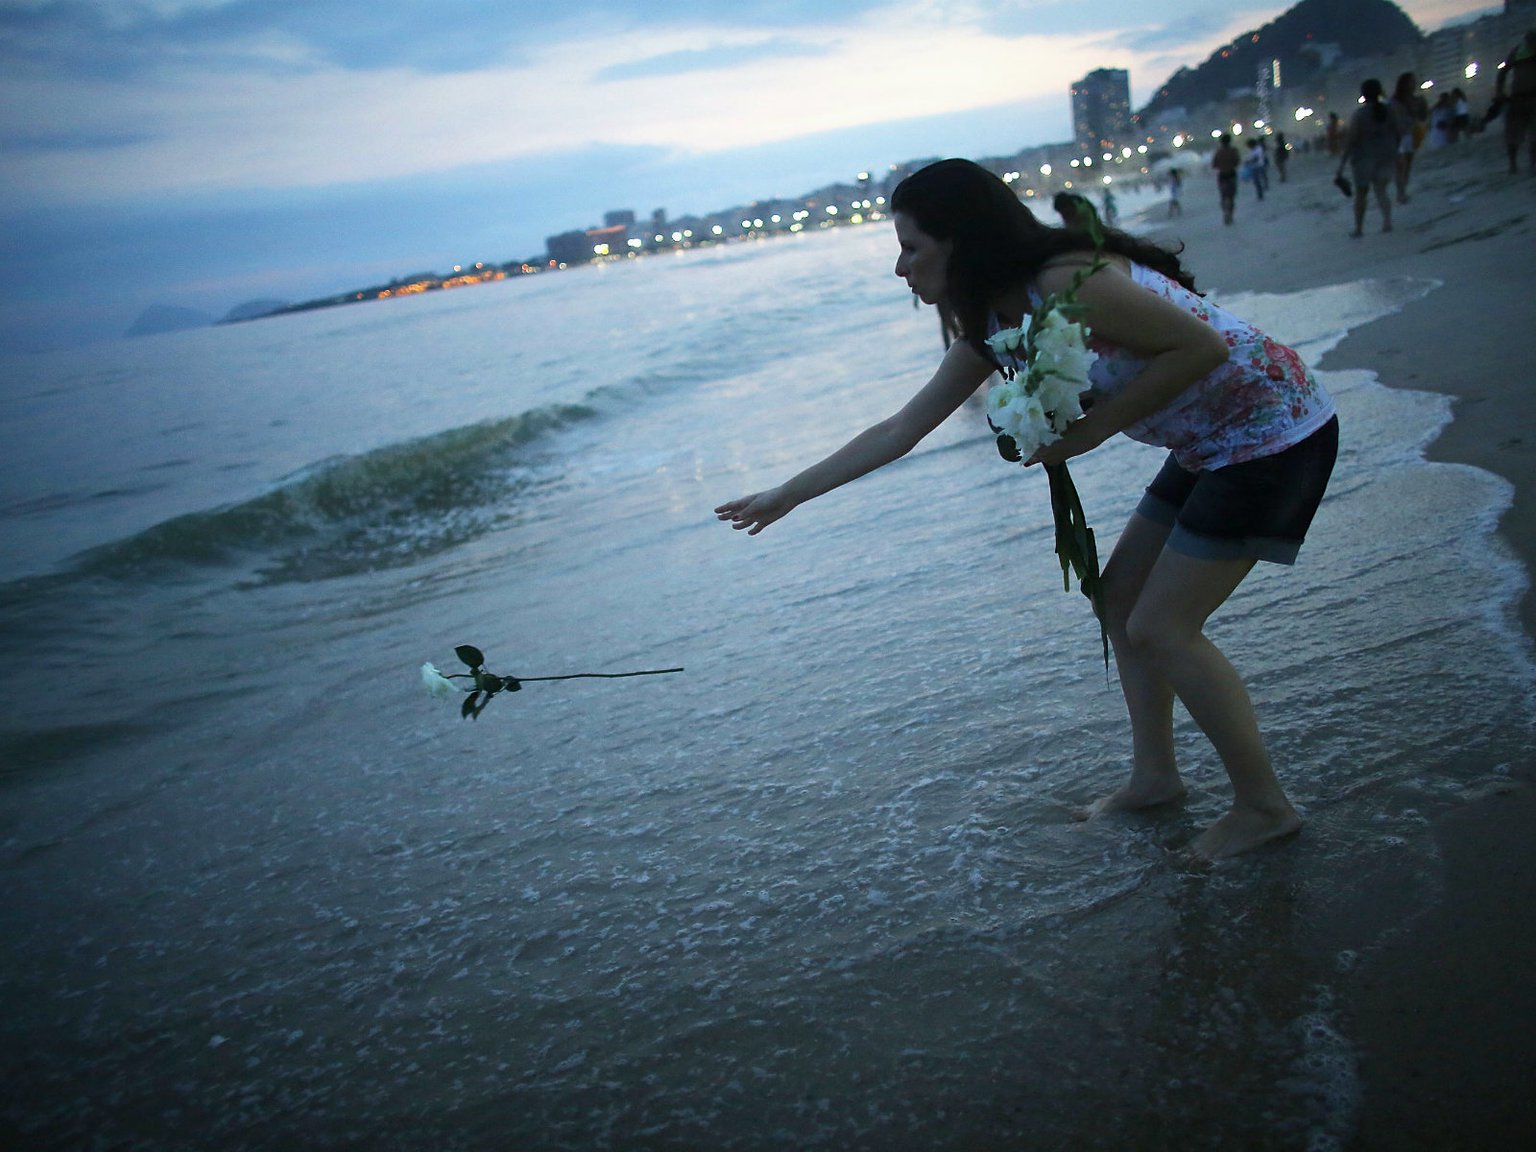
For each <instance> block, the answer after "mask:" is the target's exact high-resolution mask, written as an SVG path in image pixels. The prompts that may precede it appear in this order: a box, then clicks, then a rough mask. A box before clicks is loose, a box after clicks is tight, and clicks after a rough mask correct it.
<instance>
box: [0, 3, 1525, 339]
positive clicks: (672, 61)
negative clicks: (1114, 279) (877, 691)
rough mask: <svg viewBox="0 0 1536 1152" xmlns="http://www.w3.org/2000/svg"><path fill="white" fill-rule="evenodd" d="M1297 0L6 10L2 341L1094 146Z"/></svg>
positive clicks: (91, 335) (1428, 17)
mask: <svg viewBox="0 0 1536 1152" xmlns="http://www.w3.org/2000/svg"><path fill="white" fill-rule="evenodd" d="M1287 7H1288V5H1286V4H1284V3H1273V2H1272V3H1256V2H1247V0H1232V2H1229V3H1225V4H1216V3H1209V4H1207V3H1203V2H1200V0H1196V2H1194V3H1190V2H1187V0H1178V2H1176V0H1098V2H1097V3H1095V4H1093V5H1079V4H1077V3H1075V2H1070V3H1069V2H1067V0H1012V2H1009V0H994V2H992V3H989V4H985V5H980V4H973V3H953V4H945V5H937V6H936V5H922V6H916V5H911V4H909V3H908V4H902V3H888V2H881V0H849V2H848V3H844V4H840V5H837V6H836V7H835V8H831V7H829V6H826V5H824V4H822V3H821V2H820V0H787V2H784V3H779V4H775V5H771V6H750V5H749V6H741V5H729V6H728V5H720V4H712V3H708V2H705V0H652V2H649V3H642V2H641V0H571V2H569V3H566V4H564V5H560V6H558V7H557V6H551V5H545V4H541V3H522V2H513V3H504V4H496V5H489V4H483V3H478V2H475V0H439V2H438V3H435V4H433V5H430V6H428V5H423V4H419V3H401V2H399V0H370V2H368V3H364V2H363V0H314V2H313V3H311V4H308V5H304V6H302V7H299V8H295V7H294V6H292V5H289V4H285V3H280V2H278V0H271V2H262V0H244V2H238V3H237V2H235V0H158V2H157V3H156V4H153V5H134V6H131V7H129V6H124V5H121V4H115V3H112V2H110V0H54V2H50V3H44V2H43V0H0V165H3V172H4V179H3V180H0V254H3V255H4V256H5V258H6V262H7V264H8V266H9V267H10V268H11V269H12V270H18V269H22V270H27V274H26V275H22V276H16V275H14V271H13V275H12V276H10V277H8V278H7V280H6V282H5V286H4V288H0V305H3V307H0V350H10V351H17V350H21V351H25V350H30V349H34V348H46V347H50V346H58V345H65V344H69V343H73V342H79V341H85V340H92V339H100V338H106V337H112V336H116V335H120V334H121V333H122V332H123V331H125V330H126V329H127V327H128V326H129V325H130V324H131V323H132V322H133V320H134V318H135V317H136V316H137V315H138V314H139V313H141V312H142V311H143V310H144V309H145V308H146V307H148V306H150V305H153V304H165V305H173V306H179V307H189V308H196V309H199V310H202V311H206V312H208V313H210V314H214V315H222V314H224V313H225V312H227V311H228V310H229V309H230V308H231V307H233V306H235V305H237V304H240V303H242V302H244V301H246V300H251V299H257V298H279V299H288V300H300V299H304V298H306V297H315V296H321V295H326V294H330V293H334V292H336V291H339V290H342V289H344V288H345V287H346V286H347V285H349V284H365V283H378V282H382V281H386V280H388V279H390V278H391V277H394V276H400V275H404V274H407V273H411V272H414V271H419V270H421V269H424V268H438V269H446V268H449V267H451V266H453V265H454V264H459V263H464V264H468V263H470V262H473V261H476V260H495V261H505V260H509V259H513V258H516V257H521V256H524V255H527V254H530V253H533V252H537V251H539V250H541V249H542V245H543V241H544V238H545V237H546V236H549V235H553V234H557V233H559V232H562V231H566V230H569V229H572V228H582V227H587V226H591V225H592V224H594V223H595V222H597V221H599V220H601V219H602V218H603V214H604V212H606V211H608V210H611V209H614V208H619V207H632V208H633V209H634V210H635V211H637V212H638V213H639V214H640V216H641V217H642V218H647V217H649V215H650V214H651V212H652V211H653V210H654V209H657V208H663V209H665V210H666V211H667V212H668V213H669V214H670V215H675V216H680V215H686V214H691V213H703V212H707V211H713V210H716V209H719V208H722V207H726V206H728V205H732V204H738V203H745V202H748V201H750V200H753V199H759V198H771V197H775V196H791V195H798V194H801V193H803V192H805V191H808V190H810V189H812V188H815V187H818V186H821V185H824V184H828V183H832V182H835V181H838V180H847V179H851V178H852V176H853V175H854V173H856V172H857V171H858V170H859V169H861V168H878V167H881V166H885V165H889V164H891V163H897V162H900V161H903V160H907V159H911V158H913V157H917V156H923V155H939V154H959V155H1001V154H1009V153H1012V152H1014V151H1017V150H1018V149H1019V148H1021V147H1024V146H1025V145H1028V144H1032V143H1046V142H1049V141H1053V140H1067V139H1069V138H1070V134H1071V119H1070V117H1071V109H1070V104H1069V99H1068V96H1067V90H1068V87H1069V86H1070V84H1071V82H1072V81H1073V80H1075V79H1078V78H1080V77H1082V76H1084V75H1086V74H1087V73H1089V72H1090V71H1092V70H1094V69H1097V68H1125V69H1127V70H1128V71H1129V74H1130V88H1131V93H1132V97H1133V103H1134V104H1136V105H1139V104H1140V103H1142V102H1144V101H1145V100H1146V99H1147V98H1148V97H1149V96H1150V94H1151V92H1152V91H1154V90H1155V89H1156V87H1157V86H1158V85H1159V84H1161V83H1162V82H1163V81H1164V80H1166V78H1167V76H1168V75H1169V74H1170V73H1171V72H1172V71H1173V70H1174V69H1175V68H1176V67H1178V66H1179V65H1193V64H1197V63H1199V62H1200V61H1201V60H1202V59H1204V57H1205V56H1206V55H1208V54H1209V53H1210V51H1211V50H1212V49H1213V48H1215V47H1216V46H1218V45H1219V44H1221V43H1222V42H1223V41H1224V39H1226V38H1228V37H1230V36H1231V35H1233V34H1235V33H1237V32H1240V31H1243V30H1244V29H1246V28H1249V27H1254V26H1257V25H1259V24H1262V23H1264V22H1266V21H1267V20H1270V19H1273V18H1274V17H1275V16H1277V15H1278V14H1280V13H1281V12H1283V11H1284V10H1285V9H1286V8H1287ZM1399 7H1401V8H1402V9H1403V10H1404V11H1405V12H1407V13H1408V15H1409V16H1410V17H1412V18H1413V19H1414V20H1415V22H1417V23H1418V24H1419V26H1420V27H1421V28H1423V29H1424V30H1425V31H1433V30H1434V29H1436V28H1438V27H1440V26H1441V25H1442V24H1444V23H1446V22H1447V21H1451V20H1456V19H1461V18H1468V17H1471V16H1473V15H1476V14H1479V13H1482V12H1486V11H1490V10H1496V9H1497V8H1498V7H1499V5H1489V4H1486V3H1476V2H1465V0H1403V2H1400V3H1399Z"/></svg>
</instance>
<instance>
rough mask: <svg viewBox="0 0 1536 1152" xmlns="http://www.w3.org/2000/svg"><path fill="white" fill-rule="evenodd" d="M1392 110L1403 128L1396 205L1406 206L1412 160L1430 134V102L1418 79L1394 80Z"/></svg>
mask: <svg viewBox="0 0 1536 1152" xmlns="http://www.w3.org/2000/svg"><path fill="white" fill-rule="evenodd" d="M1392 107H1393V108H1394V109H1395V110H1396V111H1397V117H1398V124H1399V125H1400V126H1401V129H1402V135H1401V136H1400V137H1398V147H1397V173H1396V175H1397V202H1398V203H1399V204H1406V203H1408V180H1409V178H1410V177H1411V176H1412V175H1413V157H1414V155H1415V154H1416V153H1417V152H1418V150H1419V145H1421V144H1423V143H1424V137H1425V136H1427V135H1428V134H1429V101H1428V100H1426V99H1425V98H1424V93H1423V92H1421V91H1420V90H1419V78H1418V77H1417V76H1416V75H1414V74H1413V73H1412V72H1404V73H1403V74H1402V75H1401V76H1399V77H1398V78H1397V84H1396V85H1395V86H1394V87H1393V89H1392ZM1357 111H1358V109H1357Z"/></svg>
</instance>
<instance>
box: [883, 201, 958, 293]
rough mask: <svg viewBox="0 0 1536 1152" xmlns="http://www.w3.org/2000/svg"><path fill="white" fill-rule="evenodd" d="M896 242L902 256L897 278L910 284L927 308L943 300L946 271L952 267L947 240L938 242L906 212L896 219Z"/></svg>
mask: <svg viewBox="0 0 1536 1152" xmlns="http://www.w3.org/2000/svg"><path fill="white" fill-rule="evenodd" d="M895 220H896V242H897V243H898V244H900V245H901V254H900V255H898V256H897V257H896V275H898V276H900V277H901V278H902V279H903V280H905V281H906V282H907V287H908V288H910V289H912V291H913V292H915V293H917V297H918V299H919V300H921V301H922V302H923V303H924V304H937V303H939V301H941V300H943V299H944V291H945V283H946V275H945V273H946V270H947V269H948V267H949V252H950V249H951V247H952V245H951V243H950V242H949V241H948V240H935V239H934V238H933V237H932V236H930V235H928V233H926V232H924V231H923V230H922V229H921V228H919V227H918V226H917V225H916V224H915V223H913V221H912V218H911V217H909V216H908V215H906V213H904V212H898V213H896V215H895Z"/></svg>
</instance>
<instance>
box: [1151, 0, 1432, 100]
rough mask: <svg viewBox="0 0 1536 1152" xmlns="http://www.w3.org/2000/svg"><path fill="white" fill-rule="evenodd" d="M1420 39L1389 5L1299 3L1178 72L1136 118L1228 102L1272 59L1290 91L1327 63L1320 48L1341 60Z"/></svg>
mask: <svg viewBox="0 0 1536 1152" xmlns="http://www.w3.org/2000/svg"><path fill="white" fill-rule="evenodd" d="M1423 37H1424V34H1423V33H1422V32H1420V31H1419V27H1418V25H1417V24H1415V23H1414V22H1413V21H1412V20H1411V19H1410V18H1409V17H1408V15H1407V14H1406V13H1404V12H1403V10H1402V9H1401V8H1399V7H1398V6H1397V5H1396V4H1393V3H1392V2H1391V0H1301V3H1300V4H1297V5H1296V6H1295V7H1294V8H1291V9H1289V10H1288V11H1286V12H1285V13H1284V14H1283V15H1281V16H1279V17H1278V18H1276V19H1275V20H1273V21H1271V22H1270V23H1268V24H1266V25H1264V26H1263V27H1262V28H1259V29H1257V30H1256V31H1252V32H1245V33H1244V34H1243V35H1241V36H1238V37H1237V38H1235V39H1234V40H1233V41H1232V42H1231V43H1230V44H1226V45H1223V46H1222V47H1221V48H1218V49H1217V50H1216V51H1215V52H1212V53H1211V56H1210V59H1208V60H1206V62H1205V63H1204V64H1201V65H1200V66H1199V67H1198V68H1180V69H1179V70H1178V71H1177V72H1175V73H1174V74H1173V75H1172V76H1170V77H1169V78H1168V82H1167V83H1166V84H1164V85H1163V86H1162V87H1161V88H1159V89H1158V90H1157V93H1156V95H1154V96H1153V97H1152V99H1151V100H1149V101H1148V102H1147V105H1146V107H1144V108H1142V109H1141V111H1140V113H1139V115H1140V116H1142V117H1143V118H1145V117H1148V116H1153V115H1155V114H1156V113H1158V112H1160V111H1163V110H1164V109H1168V108H1179V107H1183V108H1198V107H1199V106H1201V105H1202V104H1210V103H1213V102H1215V101H1219V100H1224V99H1226V98H1227V96H1228V94H1229V93H1230V92H1231V91H1232V90H1233V89H1236V88H1249V89H1251V88H1252V87H1253V86H1254V81H1255V79H1256V77H1257V76H1258V70H1259V68H1261V67H1263V66H1266V65H1268V63H1269V62H1270V61H1271V60H1279V61H1280V69H1281V81H1282V83H1283V84H1284V85H1285V87H1288V88H1289V87H1292V86H1293V85H1295V84H1296V83H1297V82H1299V81H1301V80H1303V79H1305V78H1306V77H1307V76H1309V75H1311V74H1313V73H1315V72H1317V71H1319V70H1320V69H1321V68H1322V67H1324V66H1325V65H1326V64H1327V63H1329V61H1328V60H1327V59H1326V57H1325V55H1324V52H1325V51H1326V50H1325V49H1324V48H1323V46H1324V45H1329V44H1333V45H1337V46H1338V47H1339V49H1341V50H1342V54H1343V55H1344V56H1379V55H1384V54H1385V53H1388V52H1391V51H1393V50H1394V49H1396V48H1399V47H1402V46H1403V45H1406V44H1415V43H1417V42H1418V41H1419V40H1422V39H1423Z"/></svg>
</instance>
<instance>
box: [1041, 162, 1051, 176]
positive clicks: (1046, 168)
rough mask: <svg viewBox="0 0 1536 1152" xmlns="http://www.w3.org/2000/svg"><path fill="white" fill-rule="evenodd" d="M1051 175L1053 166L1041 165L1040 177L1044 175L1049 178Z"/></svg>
mask: <svg viewBox="0 0 1536 1152" xmlns="http://www.w3.org/2000/svg"><path fill="white" fill-rule="evenodd" d="M1050 174H1051V166H1050V165H1049V164H1042V165H1040V175H1042V176H1049V175H1050Z"/></svg>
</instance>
